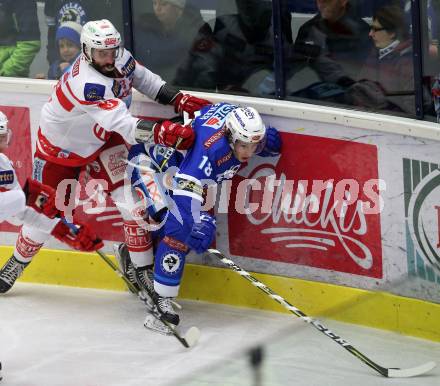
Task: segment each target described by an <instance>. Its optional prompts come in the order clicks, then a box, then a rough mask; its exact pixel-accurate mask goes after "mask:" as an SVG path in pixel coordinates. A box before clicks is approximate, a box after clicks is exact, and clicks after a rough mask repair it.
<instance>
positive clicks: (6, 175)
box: [0, 170, 14, 185]
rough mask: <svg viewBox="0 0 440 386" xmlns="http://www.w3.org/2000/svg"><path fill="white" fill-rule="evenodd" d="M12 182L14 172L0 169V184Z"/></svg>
mask: <svg viewBox="0 0 440 386" xmlns="http://www.w3.org/2000/svg"><path fill="white" fill-rule="evenodd" d="M13 182H14V172H13V171H12V170H2V171H0V185H9V184H12V183H13Z"/></svg>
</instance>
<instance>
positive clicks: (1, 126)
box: [0, 111, 11, 144]
mask: <svg viewBox="0 0 440 386" xmlns="http://www.w3.org/2000/svg"><path fill="white" fill-rule="evenodd" d="M0 136H1V137H2V138H3V137H4V138H6V141H4V140H3V141H0V142H6V144H8V143H9V140H10V138H11V129H9V127H8V117H7V116H6V115H5V114H4V113H2V112H1V111H0Z"/></svg>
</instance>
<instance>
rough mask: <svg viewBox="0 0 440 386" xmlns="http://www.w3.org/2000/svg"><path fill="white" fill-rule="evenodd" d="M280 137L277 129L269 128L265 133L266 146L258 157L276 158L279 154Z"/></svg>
mask: <svg viewBox="0 0 440 386" xmlns="http://www.w3.org/2000/svg"><path fill="white" fill-rule="evenodd" d="M281 145H282V141H281V136H280V133H279V132H278V130H277V129H275V128H274V127H271V126H269V127H268V128H267V131H266V145H265V146H264V149H263V150H262V151H260V152H259V153H258V155H259V156H260V157H276V156H277V155H279V154H280V152H281Z"/></svg>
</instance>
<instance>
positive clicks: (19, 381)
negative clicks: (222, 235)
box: [0, 283, 440, 386]
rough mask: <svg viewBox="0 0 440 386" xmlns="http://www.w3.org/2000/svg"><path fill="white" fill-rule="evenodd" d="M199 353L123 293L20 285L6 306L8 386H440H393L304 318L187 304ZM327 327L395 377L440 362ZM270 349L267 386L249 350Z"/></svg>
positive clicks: (415, 346)
mask: <svg viewBox="0 0 440 386" xmlns="http://www.w3.org/2000/svg"><path fill="white" fill-rule="evenodd" d="M181 304H182V305H183V310H182V311H181V316H182V327H183V329H184V330H185V329H188V328H189V327H191V326H192V325H195V326H197V327H199V328H200V329H201V331H202V335H201V338H200V341H199V343H198V344H197V346H196V347H194V348H192V349H190V350H188V349H185V348H183V346H181V345H180V343H179V342H178V341H177V340H176V339H175V338H173V337H169V336H163V335H160V334H158V333H154V332H150V331H148V330H146V329H145V328H144V327H143V320H144V317H145V311H144V307H143V305H142V303H140V301H139V300H138V299H137V298H136V297H135V296H134V295H131V294H129V293H128V292H127V293H122V292H110V291H99V290H89V289H77V288H68V287H57V286H43V285H33V284H23V283H17V284H16V286H15V287H14V288H13V289H12V290H11V291H10V292H9V293H7V294H6V295H2V296H0V361H1V362H2V365H3V371H2V374H3V381H1V383H0V385H1V386H18V385H20V386H52V385H54V386H55V385H57V386H60V385H63V386H70V385H72V386H73V385H75V386H83V385H84V386H98V385H99V386H100V385H103V386H104V385H105V386H111V385H124V386H125V385H129V386H130V385H133V386H135V385H139V386H140V385H142V386H145V385H147V386H149V385H151V386H156V385H175V386H183V385H197V386H201V385H222V386H223V385H228V386H229V385H231V386H232V385H237V386H239V385H240V386H241V385H261V386H266V385H270V386H281V385H282V386H287V385H295V386H296V385H299V386H301V385H307V386H310V385H312V386H314V385H316V386H318V385H319V386H333V385H334V386H340V385H342V384H343V385H356V386H363V385H368V386H371V385H373V386H376V385H399V386H400V385H414V386H416V385H417V386H419V385H422V386H431V385H432V386H434V385H435V386H438V385H439V384H440V369H439V368H436V369H434V371H432V372H431V373H430V375H426V376H423V377H420V378H413V379H386V378H382V377H380V376H379V375H377V374H376V373H375V372H374V371H373V370H372V369H370V368H369V367H367V366H366V365H364V364H363V363H362V362H361V361H359V360H358V359H356V358H355V357H354V356H352V355H351V354H350V353H348V352H347V351H346V350H344V349H343V348H342V347H340V346H339V345H337V344H335V343H334V342H332V341H331V339H329V338H327V337H325V336H324V335H323V334H321V333H319V332H318V331H316V330H315V329H314V328H312V327H311V326H309V325H307V324H305V323H304V322H302V321H301V320H299V319H297V318H295V317H294V316H291V315H287V314H278V313H272V312H263V311H256V310H252V309H245V308H236V307H227V306H220V305H214V304H208V303H202V302H195V301H181ZM324 324H325V325H326V326H327V327H329V328H330V329H332V330H333V331H334V332H335V333H337V334H338V335H340V336H342V337H343V338H344V339H346V340H348V341H349V342H350V343H351V344H353V345H354V346H355V347H356V348H357V349H359V350H360V351H361V352H363V353H364V354H366V355H367V356H369V357H370V358H371V359H373V360H374V361H376V362H377V363H378V364H380V365H383V366H386V367H412V366H416V365H419V364H422V363H425V362H428V361H430V360H436V361H438V362H440V344H439V343H434V342H429V341H424V340H419V339H414V338H408V337H404V336H400V335H397V334H394V333H389V332H383V331H380V330H374V329H368V328H362V327H359V326H353V325H348V324H343V323H338V322H334V321H331V320H326V321H324ZM267 340H268V341H270V342H271V343H270V344H269V345H268V346H266V348H265V351H264V367H263V369H262V373H261V379H262V382H261V383H258V382H259V381H256V382H255V379H254V373H253V372H251V371H250V366H249V360H248V357H247V356H245V353H247V351H248V348H249V347H250V346H252V345H255V344H256V343H258V342H260V343H261V342H265V341H267Z"/></svg>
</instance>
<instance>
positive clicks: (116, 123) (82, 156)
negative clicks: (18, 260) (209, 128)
mask: <svg viewBox="0 0 440 386" xmlns="http://www.w3.org/2000/svg"><path fill="white" fill-rule="evenodd" d="M81 46H82V52H81V54H80V55H79V56H78V58H77V59H76V61H75V62H74V63H73V64H72V66H71V68H70V70H68V71H67V72H66V73H65V74H64V75H63V76H62V78H61V79H60V81H59V82H58V84H57V85H56V87H55V89H54V91H53V93H52V95H51V97H50V99H49V101H48V102H47V103H46V104H45V105H44V106H43V109H42V112H41V118H40V125H39V130H38V138H37V145H36V153H35V157H34V165H33V178H34V179H36V180H37V181H40V182H41V183H44V184H47V185H49V186H51V187H53V188H54V189H57V187H58V185H59V184H60V182H61V181H63V180H66V179H69V180H73V181H74V180H77V179H78V176H79V173H80V172H81V171H82V170H83V169H84V168H86V170H87V172H88V174H89V177H90V178H93V179H99V180H100V181H102V182H103V184H104V186H103V188H104V190H105V191H106V192H108V193H110V196H111V198H112V199H113V201H114V202H115V204H116V206H117V207H118V209H119V211H120V212H121V215H122V218H123V222H124V234H125V240H126V242H127V245H128V248H129V251H130V255H131V258H132V259H133V261H136V260H137V259H139V257H140V256H143V255H144V254H145V253H147V252H148V250H149V249H150V248H151V240H150V238H149V236H148V235H147V234H146V233H145V231H143V229H142V228H141V227H140V226H138V224H137V223H136V222H135V221H133V218H132V213H131V211H130V210H127V206H126V204H125V201H126V198H125V197H124V194H123V192H124V190H123V180H124V172H125V164H124V160H125V159H126V158H127V153H128V152H127V147H126V144H125V142H127V143H128V144H136V143H149V142H151V143H153V141H154V142H155V143H159V144H163V145H166V146H175V145H176V144H177V141H178V139H179V138H181V139H182V141H181V142H179V146H177V147H178V148H179V149H187V148H188V147H189V146H191V144H192V142H193V140H194V132H193V129H192V128H191V126H185V125H180V124H177V123H173V122H171V121H167V120H165V121H160V122H155V121H152V120H151V121H150V120H144V119H138V118H135V117H133V116H132V115H131V114H130V112H129V111H128V108H129V106H130V102H131V97H132V87H134V88H136V89H137V90H138V91H140V92H141V93H142V94H145V95H146V96H148V97H149V98H151V99H152V100H156V101H157V102H159V103H162V104H171V105H174V108H175V111H176V112H177V113H179V114H183V112H187V113H188V114H189V115H192V114H193V113H194V111H196V110H198V109H200V108H201V107H202V106H204V105H206V104H208V103H209V102H208V101H206V100H203V99H199V98H196V97H193V96H191V95H188V94H182V93H181V92H180V91H179V90H176V89H174V88H172V87H171V86H169V85H168V84H167V83H166V82H165V81H164V80H162V79H161V77H160V76H158V75H156V74H154V73H152V72H151V71H149V70H148V69H146V68H145V67H143V66H142V65H140V64H139V63H137V62H136V61H135V59H134V58H133V56H132V55H131V53H130V52H129V51H127V50H125V49H124V48H123V47H122V46H121V36H120V34H119V32H118V31H117V30H116V29H115V27H114V26H113V25H112V24H111V23H110V22H109V21H108V20H96V21H90V22H88V23H86V24H85V25H84V27H83V29H82V33H81ZM145 115H148V112H146V114H145ZM124 141H125V142H124ZM68 196H69V194H67V195H66V199H65V200H64V201H65V202H68V201H69V197H68ZM69 217H70V216H69ZM46 239H47V234H45V233H42V232H41V231H40V230H39V229H37V228H35V227H31V226H28V225H24V226H23V227H22V229H21V232H20V236H19V240H25V241H26V240H30V241H29V242H32V243H35V242H37V241H38V243H39V244H42V243H43V242H44V241H45V240H46ZM23 247H25V248H27V245H23ZM31 258H32V256H29V259H31Z"/></svg>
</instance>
